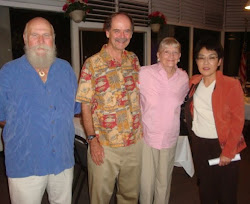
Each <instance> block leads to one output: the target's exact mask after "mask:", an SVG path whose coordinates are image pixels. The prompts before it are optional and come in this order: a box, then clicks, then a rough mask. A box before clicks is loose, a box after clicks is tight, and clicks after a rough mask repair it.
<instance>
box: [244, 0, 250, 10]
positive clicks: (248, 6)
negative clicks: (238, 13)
mask: <svg viewBox="0 0 250 204" xmlns="http://www.w3.org/2000/svg"><path fill="white" fill-rule="evenodd" d="M245 9H247V10H250V0H248V1H247V4H246V6H245Z"/></svg>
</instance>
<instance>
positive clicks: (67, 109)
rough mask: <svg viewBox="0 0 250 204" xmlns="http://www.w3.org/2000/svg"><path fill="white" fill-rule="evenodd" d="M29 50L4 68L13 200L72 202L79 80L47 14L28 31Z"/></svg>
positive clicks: (1, 95) (1, 103)
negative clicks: (58, 47) (60, 53)
mask: <svg viewBox="0 0 250 204" xmlns="http://www.w3.org/2000/svg"><path fill="white" fill-rule="evenodd" d="M23 39H24V43H25V55H23V56H22V57H20V58H18V59H16V60H13V61H11V62H9V63H7V64H5V65H4V66H3V67H2V68H1V70H0V82H1V83H0V121H5V122H6V124H5V126H4V130H3V139H4V148H5V149H4V153H5V163H6V173H7V176H8V183H9V192H10V198H11V203H12V204H16V203H18V204H36V203H37V204H38V203H41V200H42V197H43V194H44V192H45V190H47V192H48V197H49V201H50V203H61V204H70V203H71V199H72V198H71V195H72V192H71V189H72V180H73V166H74V154H73V144H74V124H73V117H74V114H75V113H78V112H79V108H78V107H79V106H77V105H78V104H77V103H75V95H76V90H77V80H76V76H75V74H74V72H73V69H72V67H71V66H70V64H69V63H68V62H66V61H64V60H62V59H59V58H56V46H55V33H54V29H53V27H52V25H51V24H50V23H49V22H48V21H47V20H46V19H44V18H41V17H36V18H34V19H32V20H30V21H29V22H28V23H27V24H26V27H25V30H24V33H23Z"/></svg>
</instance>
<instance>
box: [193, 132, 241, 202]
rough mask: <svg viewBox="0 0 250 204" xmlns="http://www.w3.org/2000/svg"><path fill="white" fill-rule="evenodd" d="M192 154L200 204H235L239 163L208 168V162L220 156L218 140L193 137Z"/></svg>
mask: <svg viewBox="0 0 250 204" xmlns="http://www.w3.org/2000/svg"><path fill="white" fill-rule="evenodd" d="M192 153H193V160H194V166H195V171H196V174H197V178H198V185H199V193H200V200H201V204H217V203H219V204H236V203H237V185H238V171H239V162H238V161H237V162H231V163H230V164H229V165H227V166H219V165H214V166H209V164H208V160H209V159H214V158H217V157H219V156H220V154H221V148H220V145H219V141H218V139H204V138H200V137H197V136H196V135H193V136H192Z"/></svg>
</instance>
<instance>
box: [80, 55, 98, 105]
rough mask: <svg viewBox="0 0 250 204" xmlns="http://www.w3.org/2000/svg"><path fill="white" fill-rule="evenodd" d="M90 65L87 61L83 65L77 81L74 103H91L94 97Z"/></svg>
mask: <svg viewBox="0 0 250 204" xmlns="http://www.w3.org/2000/svg"><path fill="white" fill-rule="evenodd" d="M92 69H93V68H92V64H91V63H90V61H89V60H88V59H87V60H86V62H85V63H84V65H83V67H82V70H81V76H80V80H79V85H78V90H77V94H76V101H77V102H80V103H91V101H92V98H93V95H94V85H93V78H92V72H91V70H92Z"/></svg>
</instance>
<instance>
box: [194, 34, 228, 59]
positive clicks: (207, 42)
mask: <svg viewBox="0 0 250 204" xmlns="http://www.w3.org/2000/svg"><path fill="white" fill-rule="evenodd" d="M202 48H206V49H207V50H213V51H215V52H216V53H217V55H218V59H222V58H223V52H224V51H223V48H222V46H221V43H220V42H219V41H218V40H216V39H215V38H212V37H206V38H203V39H201V40H199V41H198V42H197V44H196V46H195V49H194V57H195V59H197V57H198V54H199V52H200V50H201V49H202Z"/></svg>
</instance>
